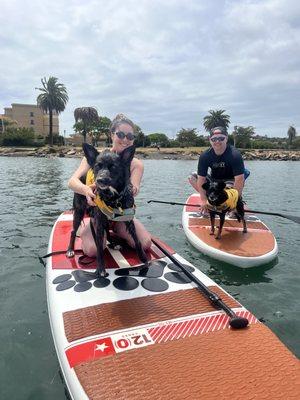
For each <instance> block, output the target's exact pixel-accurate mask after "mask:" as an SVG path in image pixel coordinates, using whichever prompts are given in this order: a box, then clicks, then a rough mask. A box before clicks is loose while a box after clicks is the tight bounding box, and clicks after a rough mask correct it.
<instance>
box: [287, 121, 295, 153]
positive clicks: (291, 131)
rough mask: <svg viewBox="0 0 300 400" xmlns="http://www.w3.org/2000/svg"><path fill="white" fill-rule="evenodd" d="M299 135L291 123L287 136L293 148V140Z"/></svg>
mask: <svg viewBox="0 0 300 400" xmlns="http://www.w3.org/2000/svg"><path fill="white" fill-rule="evenodd" d="M296 135H297V132H296V129H295V128H294V127H293V125H290V127H289V129H288V131H287V136H288V140H289V148H291V146H292V143H293V140H294V139H295V137H296Z"/></svg>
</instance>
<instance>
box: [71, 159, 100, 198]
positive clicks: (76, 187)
mask: <svg viewBox="0 0 300 400" xmlns="http://www.w3.org/2000/svg"><path fill="white" fill-rule="evenodd" d="M89 169H90V166H89V164H88V162H87V160H86V158H85V157H84V158H83V159H82V161H81V163H80V165H79V167H78V168H77V169H76V171H75V172H74V174H73V175H72V176H71V178H70V179H69V181H68V187H69V188H70V189H72V190H73V191H74V192H75V193H79V194H82V195H83V196H85V197H86V198H87V202H88V204H89V205H90V206H95V205H96V204H95V203H94V202H93V199H94V198H95V197H96V195H95V193H94V190H93V189H94V188H95V185H91V186H87V185H85V184H84V183H82V182H81V180H80V178H81V177H82V176H84V175H85V174H86V173H87V172H88V170H89Z"/></svg>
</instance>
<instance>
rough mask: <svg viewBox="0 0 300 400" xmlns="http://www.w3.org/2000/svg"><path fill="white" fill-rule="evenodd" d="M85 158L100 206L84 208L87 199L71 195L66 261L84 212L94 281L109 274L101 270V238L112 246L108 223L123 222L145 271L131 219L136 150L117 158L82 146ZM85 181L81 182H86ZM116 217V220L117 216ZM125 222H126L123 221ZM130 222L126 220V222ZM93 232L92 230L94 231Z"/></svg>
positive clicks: (145, 261) (85, 144) (144, 261)
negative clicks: (94, 264) (94, 258)
mask: <svg viewBox="0 0 300 400" xmlns="http://www.w3.org/2000/svg"><path fill="white" fill-rule="evenodd" d="M82 147H83V151H84V155H85V157H86V159H87V162H88V164H89V165H90V166H91V168H92V172H93V176H94V181H95V184H96V192H95V193H96V194H97V195H99V197H97V199H96V200H95V202H96V203H97V204H99V206H96V207H90V206H88V204H87V200H86V197H85V196H83V195H80V194H78V193H75V194H74V199H73V209H74V219H73V230H72V232H71V238H70V243H69V247H68V250H67V257H74V243H75V238H76V232H77V230H78V228H79V226H80V223H81V221H82V219H83V217H84V214H85V212H87V213H88V214H89V215H90V216H91V217H92V220H93V223H92V222H91V230H92V232H93V231H94V234H93V236H94V239H95V243H96V247H97V269H96V273H95V275H96V277H97V278H100V277H104V276H107V275H108V274H107V273H106V271H105V266H104V249H103V244H104V237H105V233H106V235H107V240H108V241H109V242H110V243H112V242H111V237H110V235H109V220H110V219H111V220H117V221H120V220H122V221H124V222H125V224H126V228H127V231H128V232H129V234H130V235H131V237H132V238H133V240H134V243H135V248H136V250H137V254H138V256H139V258H140V260H141V261H142V263H143V264H145V265H144V266H143V267H144V268H145V267H147V265H148V260H147V256H146V254H145V252H144V250H143V248H142V246H141V243H140V241H139V239H138V237H137V235H136V230H135V226H134V223H133V220H132V219H133V215H134V211H133V210H134V198H133V194H132V185H131V183H130V164H131V161H132V159H133V157H134V152H135V147H134V146H130V147H128V148H126V149H125V150H124V151H123V152H122V153H120V154H116V153H113V152H111V151H109V150H104V151H102V152H101V153H99V152H98V151H97V150H96V149H95V148H94V147H93V146H91V145H89V144H87V143H84V144H83V146H82ZM85 179H86V177H83V178H82V179H81V180H82V182H83V183H85V182H86V180H85ZM126 211H129V214H131V215H130V216H129V217H126V215H125V217H124V213H125V214H126ZM116 215H117V216H116ZM126 219H127V220H126ZM128 219H129V220H128ZM93 228H94V229H93Z"/></svg>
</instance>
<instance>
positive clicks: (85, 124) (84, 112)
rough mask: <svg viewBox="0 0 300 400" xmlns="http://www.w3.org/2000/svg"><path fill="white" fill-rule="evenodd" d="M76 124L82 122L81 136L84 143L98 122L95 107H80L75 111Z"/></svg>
mask: <svg viewBox="0 0 300 400" xmlns="http://www.w3.org/2000/svg"><path fill="white" fill-rule="evenodd" d="M74 118H75V122H76V123H77V122H81V125H80V126H81V128H82V130H81V134H82V135H83V142H86V135H87V133H89V132H90V130H91V129H92V127H93V126H94V124H95V123H97V122H98V120H99V116H98V112H97V110H96V109H95V108H94V107H79V108H75V110H74Z"/></svg>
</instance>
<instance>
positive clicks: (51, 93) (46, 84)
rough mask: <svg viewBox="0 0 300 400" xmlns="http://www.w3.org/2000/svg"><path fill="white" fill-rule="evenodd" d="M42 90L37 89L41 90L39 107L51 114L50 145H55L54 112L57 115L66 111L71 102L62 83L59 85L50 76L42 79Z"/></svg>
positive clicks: (38, 99) (56, 80)
mask: <svg viewBox="0 0 300 400" xmlns="http://www.w3.org/2000/svg"><path fill="white" fill-rule="evenodd" d="M41 82H42V85H43V87H42V88H36V89H37V90H40V91H41V92H42V93H40V94H39V95H38V97H37V105H38V106H39V107H40V108H41V109H42V110H43V111H44V112H46V113H47V114H48V113H49V144H50V145H51V146H52V145H53V111H56V112H57V114H59V113H61V112H62V111H64V109H65V108H66V104H67V102H68V100H69V97H68V94H67V89H66V87H65V85H63V84H62V83H58V79H57V78H55V77H54V76H50V77H49V79H48V80H47V79H46V78H44V79H41Z"/></svg>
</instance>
